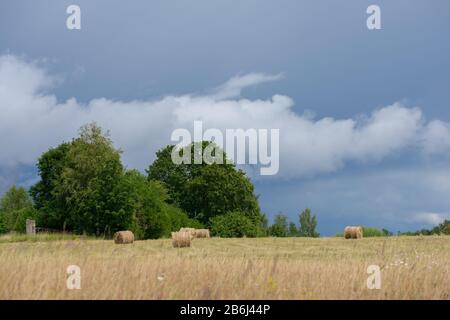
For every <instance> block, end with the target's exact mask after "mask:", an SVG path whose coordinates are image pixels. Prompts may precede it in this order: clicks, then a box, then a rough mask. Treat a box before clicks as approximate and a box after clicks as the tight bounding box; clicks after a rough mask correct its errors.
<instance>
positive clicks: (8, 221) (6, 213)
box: [0, 186, 33, 231]
mask: <svg viewBox="0 0 450 320" xmlns="http://www.w3.org/2000/svg"><path fill="white" fill-rule="evenodd" d="M32 205H33V204H32V201H31V199H30V197H29V195H28V193H27V191H26V190H25V189H24V188H22V187H19V188H17V187H16V186H12V187H11V188H10V189H9V190H8V191H7V192H6V193H5V194H4V195H3V197H2V198H1V199H0V215H1V216H2V218H1V220H2V224H3V229H4V231H11V230H14V231H18V229H19V230H20V229H21V228H20V225H19V224H20V220H19V217H20V216H21V215H23V210H25V209H29V208H31V207H32ZM24 228H25V222H24Z"/></svg>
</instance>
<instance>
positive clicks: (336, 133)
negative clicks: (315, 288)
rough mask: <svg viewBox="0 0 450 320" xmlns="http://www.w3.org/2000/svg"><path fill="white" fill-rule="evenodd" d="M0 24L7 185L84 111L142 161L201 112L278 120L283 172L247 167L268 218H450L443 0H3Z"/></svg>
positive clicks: (419, 224)
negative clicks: (376, 17) (372, 20)
mask: <svg viewBox="0 0 450 320" xmlns="http://www.w3.org/2000/svg"><path fill="white" fill-rule="evenodd" d="M71 4H77V5H78V6H79V7H80V8H81V30H68V29H67V28H66V19H67V17H68V14H67V13H66V9H67V7H68V6H69V5H71ZM371 4H377V5H379V7H380V9H381V26H382V28H381V30H369V29H368V28H367V26H366V19H367V18H368V14H367V13H366V9H367V7H368V6H369V5H371ZM0 30H1V31H0V111H1V115H2V116H1V118H0V137H1V138H0V148H1V150H2V152H1V153H0V194H1V193H2V192H4V191H5V190H7V189H8V187H10V186H11V185H12V184H18V185H23V186H30V185H32V184H33V183H35V182H36V181H37V179H38V177H37V175H36V169H35V163H36V160H37V158H38V157H39V155H40V154H42V153H43V152H45V151H46V150H48V148H50V147H54V146H57V145H58V144H59V143H61V142H62V141H67V140H70V139H71V138H72V137H75V136H76V135H77V130H78V128H79V127H80V126H81V125H83V124H85V123H88V122H91V121H96V122H98V123H99V124H100V125H101V126H103V127H104V128H106V129H109V130H111V135H112V138H113V140H114V142H115V145H116V146H117V147H120V148H121V149H122V150H123V151H124V153H123V160H124V163H125V164H126V166H127V167H128V168H137V169H139V170H141V171H143V170H144V169H145V168H146V167H148V165H149V164H150V163H151V162H152V161H153V160H154V158H155V152H156V151H157V150H158V149H160V148H162V147H164V146H165V145H167V144H169V143H171V141H170V136H171V132H172V131H173V130H175V129H176V128H188V129H191V128H192V126H193V121H194V120H202V121H203V122H204V124H205V126H206V127H211V128H219V129H221V130H225V129H227V128H243V129H248V128H267V129H273V128H277V129H279V130H280V170H279V172H278V174H277V175H275V176H260V175H258V174H257V173H255V170H253V168H249V167H246V168H244V169H245V170H247V172H248V174H249V176H250V177H251V179H252V181H253V182H254V183H255V187H256V192H257V193H258V194H259V200H260V204H261V207H262V210H263V211H264V212H265V213H266V214H267V215H268V216H269V218H273V216H274V215H275V214H277V213H278V212H283V213H284V214H286V215H288V216H289V217H290V218H291V219H292V220H293V221H298V217H297V216H298V213H299V212H300V211H301V210H302V209H304V208H305V207H310V208H311V209H312V211H313V213H314V214H316V215H317V217H318V222H319V223H318V230H319V232H320V233H321V234H322V235H332V234H335V233H337V232H340V231H342V230H343V228H344V227H345V226H346V225H353V224H362V225H366V226H373V227H379V228H387V229H389V230H391V231H394V232H396V231H405V230H415V229H419V228H423V227H427V228H429V227H431V226H433V225H436V224H437V223H439V222H441V221H442V220H443V219H445V218H450V196H449V195H450V164H449V158H450V108H449V107H450V105H449V101H450V41H449V40H448V39H449V36H450V3H449V2H448V1H446V0H434V1H432V2H430V1H425V0H415V1H407V0H398V1H382V0H372V1H365V0H348V1H345V2H343V1H339V2H338V1H331V0H329V1H325V0H323V1H312V0H311V1H294V0H291V1H288V0H277V1H275V0H266V1H257V0H244V1H239V2H238V1H225V0H195V1H194V0H190V1H186V0H179V1H175V0H165V1H143V0H139V1H138V0H136V1H133V3H132V4H128V3H127V4H125V3H124V2H123V1H111V0H108V1H106V0H89V1H84V0H77V1H75V0H73V1H58V2H55V1H50V0H39V1H32V2H31V1H24V0H15V1H12V0H6V1H2V2H1V3H0Z"/></svg>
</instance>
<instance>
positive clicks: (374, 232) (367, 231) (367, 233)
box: [363, 227, 386, 238]
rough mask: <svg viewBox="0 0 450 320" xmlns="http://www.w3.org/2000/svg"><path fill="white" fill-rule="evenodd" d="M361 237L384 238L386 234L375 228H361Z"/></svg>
mask: <svg viewBox="0 0 450 320" xmlns="http://www.w3.org/2000/svg"><path fill="white" fill-rule="evenodd" d="M363 236H364V237H365V238H370V237H385V236H386V234H385V233H384V232H383V231H382V230H380V229H377V228H370V227H363Z"/></svg>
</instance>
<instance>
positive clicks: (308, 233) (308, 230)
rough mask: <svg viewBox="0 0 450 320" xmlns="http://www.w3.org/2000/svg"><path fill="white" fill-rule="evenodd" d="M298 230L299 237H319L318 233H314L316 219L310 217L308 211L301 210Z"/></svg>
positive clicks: (309, 211)
mask: <svg viewBox="0 0 450 320" xmlns="http://www.w3.org/2000/svg"><path fill="white" fill-rule="evenodd" d="M299 220H300V229H299V235H300V236H301V237H313V238H317V237H319V236H320V235H319V233H318V232H317V231H316V227H317V217H316V216H314V215H311V210H310V209H308V208H307V209H305V210H303V211H302V212H301V213H300V215H299Z"/></svg>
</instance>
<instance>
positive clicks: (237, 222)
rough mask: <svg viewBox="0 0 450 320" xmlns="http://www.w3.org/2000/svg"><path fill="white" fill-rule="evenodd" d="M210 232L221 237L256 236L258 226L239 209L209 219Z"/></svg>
mask: <svg viewBox="0 0 450 320" xmlns="http://www.w3.org/2000/svg"><path fill="white" fill-rule="evenodd" d="M210 224H211V233H212V234H213V235H214V236H219V237H223V238H240V237H244V236H245V237H256V236H258V234H259V230H258V229H259V228H258V226H256V225H255V223H254V222H253V221H252V220H251V219H250V218H248V217H247V216H245V214H244V213H242V212H240V211H235V212H229V213H227V214H224V215H219V216H216V217H214V218H211V219H210Z"/></svg>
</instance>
